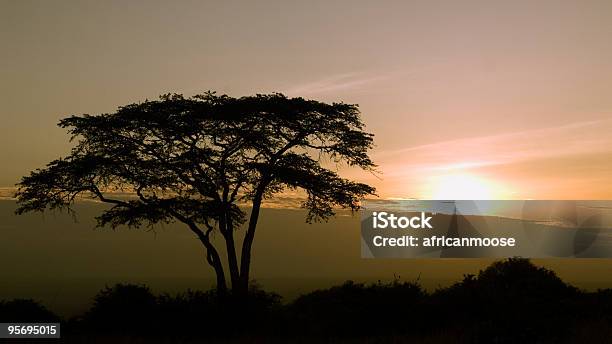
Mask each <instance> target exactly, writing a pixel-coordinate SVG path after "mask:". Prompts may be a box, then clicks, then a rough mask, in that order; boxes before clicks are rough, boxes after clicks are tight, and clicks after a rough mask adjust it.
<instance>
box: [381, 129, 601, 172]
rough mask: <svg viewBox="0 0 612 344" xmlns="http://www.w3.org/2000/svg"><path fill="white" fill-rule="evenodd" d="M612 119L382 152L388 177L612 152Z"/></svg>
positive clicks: (382, 162)
mask: <svg viewBox="0 0 612 344" xmlns="http://www.w3.org/2000/svg"><path fill="white" fill-rule="evenodd" d="M610 132H612V119H605V120H596V121H583V122H576V123H571V124H567V125H562V126H556V127H549V128H544V129H534V130H526V131H520V132H512V133H506V134H500V135H492V136H482V137H473V138H466V139H459V140H450V141H442V142H437V143H432V144H426V145H420V146H414V147H408V148H404V149H399V150H395V151H387V152H380V153H378V154H376V155H375V160H376V161H378V162H380V163H381V165H383V166H385V167H386V168H385V170H386V172H385V174H386V175H387V176H389V172H390V173H391V175H393V174H394V173H402V172H401V171H400V170H403V171H405V170H406V168H407V167H410V168H411V169H418V170H420V171H422V170H431V171H433V170H462V169H477V168H481V167H485V166H491V165H501V164H513V163H519V162H525V161H532V160H537V159H545V158H558V157H571V156H584V155H588V154H601V153H607V152H609V153H612V135H610V134H609V133H610Z"/></svg>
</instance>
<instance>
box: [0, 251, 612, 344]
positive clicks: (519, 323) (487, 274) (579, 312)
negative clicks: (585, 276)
mask: <svg viewBox="0 0 612 344" xmlns="http://www.w3.org/2000/svg"><path fill="white" fill-rule="evenodd" d="M249 293H251V295H250V296H249V297H248V298H247V300H249V304H248V307H246V308H245V307H243V306H244V305H243V304H240V305H237V304H236V303H237V302H238V301H236V299H231V298H227V297H221V296H220V295H219V294H218V291H217V290H210V291H206V292H204V291H187V292H184V293H179V294H176V295H169V294H161V295H157V296H156V295H154V294H153V293H152V292H151V291H150V290H149V288H147V287H146V286H142V285H129V284H119V285H115V286H113V287H110V288H109V287H106V288H104V289H103V290H101V291H100V292H99V293H98V295H97V296H95V297H94V302H93V305H92V307H91V309H90V310H89V311H88V312H87V313H86V314H85V315H84V316H81V317H76V318H73V319H70V320H67V321H64V322H63V324H62V337H63V338H65V339H66V340H67V341H69V342H92V341H93V339H94V338H95V339H96V341H102V342H106V341H109V342H128V341H131V340H135V341H139V342H164V343H165V342H168V343H169V342H192V341H193V342H198V341H199V340H206V341H207V342H211V341H212V342H216V341H218V342H228V341H229V342H241V341H249V342H279V343H284V342H287V341H298V342H321V341H324V342H335V341H341V342H364V341H365V342H374V343H387V342H393V343H396V342H413V341H414V342H428V343H446V342H453V343H525V342H528V343H573V342H580V343H602V342H609V339H610V335H612V291H611V290H610V289H606V290H599V291H596V292H585V291H581V290H579V289H577V288H575V287H573V286H571V285H568V284H567V283H565V282H563V281H562V280H561V279H559V278H558V277H557V276H556V275H555V274H554V272H552V271H550V270H547V269H545V268H542V267H538V266H535V265H533V264H532V263H531V262H530V261H528V260H526V259H518V258H513V259H507V260H503V261H499V262H495V263H493V264H492V265H491V266H489V267H488V268H486V269H484V270H482V271H480V272H479V273H478V274H477V275H467V276H465V277H464V279H463V280H462V281H459V282H457V283H455V284H453V285H451V286H449V287H446V288H440V289H438V290H435V291H434V292H431V293H429V292H426V291H425V290H423V289H422V288H421V287H420V286H419V284H418V283H416V282H403V281H400V280H398V279H396V280H393V281H391V282H388V283H382V282H378V283H374V284H363V283H356V282H352V281H348V282H346V283H344V284H342V285H339V286H335V287H331V288H328V289H323V290H315V291H312V292H310V293H307V294H305V295H302V296H300V297H298V298H297V299H295V300H293V301H291V302H289V303H284V304H283V303H281V302H280V297H279V296H278V295H277V294H274V293H269V292H265V291H263V290H262V289H261V288H260V287H258V286H251V288H249ZM9 303H11V302H0V305H2V306H0V314H7V313H6V308H3V307H4V305H6V304H9ZM12 304H13V305H22V306H23V308H24V309H31V306H32V305H31V304H28V303H27V302H26V303H24V302H21V303H19V302H16V303H12ZM11 307H13V308H11V309H13V310H14V309H15V307H14V306H11ZM236 307H241V308H240V309H241V310H245V309H246V312H247V313H248V315H249V319H251V320H250V321H249V322H244V321H240V318H239V317H236ZM43 309H44V308H43ZM26 313H27V312H26ZM15 314H18V313H15ZM20 314H24V312H21V313H20ZM37 314H38V313H35V312H34V313H32V312H30V317H29V318H24V317H21V318H20V319H21V320H20V321H34V320H36V319H43V318H41V317H40V316H39V315H37ZM4 319H6V317H5V318H4ZM44 319H49V318H44ZM11 321H12V320H11Z"/></svg>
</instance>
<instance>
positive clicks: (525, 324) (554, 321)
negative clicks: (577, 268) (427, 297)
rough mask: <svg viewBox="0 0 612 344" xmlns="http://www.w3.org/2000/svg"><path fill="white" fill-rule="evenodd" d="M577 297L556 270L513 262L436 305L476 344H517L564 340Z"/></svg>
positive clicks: (438, 297)
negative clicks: (478, 343)
mask: <svg viewBox="0 0 612 344" xmlns="http://www.w3.org/2000/svg"><path fill="white" fill-rule="evenodd" d="M578 294H579V292H578V290H577V289H576V288H574V287H572V286H569V285H567V284H566V283H564V282H563V281H562V280H561V279H560V278H559V277H557V276H556V275H555V273H554V272H553V271H551V270H548V269H546V268H543V267H538V266H535V265H534V264H532V263H531V262H530V261H529V260H528V259H523V258H510V259H507V260H503V261H498V262H495V263H493V264H491V265H490V266H489V267H487V268H486V269H485V270H482V271H480V272H479V273H478V275H477V276H473V275H466V276H464V279H463V280H462V281H461V282H458V283H456V284H454V285H452V286H450V287H448V288H444V289H440V290H438V291H436V292H435V293H434V294H433V295H432V302H433V304H435V305H436V307H437V308H438V310H439V311H438V312H439V315H440V318H441V320H442V319H443V320H442V321H445V322H447V323H449V324H452V325H453V326H462V327H465V328H468V329H470V330H471V331H472V334H473V335H474V336H475V337H474V340H475V341H484V342H486V341H496V342H515V341H519V340H526V339H527V338H530V339H534V338H538V337H539V336H545V337H551V336H552V337H555V338H562V337H563V336H565V335H566V333H564V329H567V326H566V325H567V322H568V319H570V317H568V316H567V315H568V314H571V313H572V312H573V308H572V302H571V301H572V299H573V298H574V297H576V296H577V295H578Z"/></svg>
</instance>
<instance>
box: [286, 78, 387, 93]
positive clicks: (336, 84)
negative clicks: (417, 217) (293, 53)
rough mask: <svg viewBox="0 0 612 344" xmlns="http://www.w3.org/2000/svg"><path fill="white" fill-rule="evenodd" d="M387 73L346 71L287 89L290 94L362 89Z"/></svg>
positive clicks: (379, 79)
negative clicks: (375, 73) (374, 73)
mask: <svg viewBox="0 0 612 344" xmlns="http://www.w3.org/2000/svg"><path fill="white" fill-rule="evenodd" d="M386 78H387V76H386V75H372V74H368V73H344V74H337V75H334V76H331V77H327V78H324V79H320V80H316V81H312V82H307V83H304V84H301V85H297V86H294V87H291V88H290V89H288V90H286V93H287V94H289V95H320V94H325V93H330V92H339V91H348V90H353V91H354V90H356V89H360V88H362V87H364V86H366V85H368V84H370V83H373V82H376V81H381V80H384V79H386Z"/></svg>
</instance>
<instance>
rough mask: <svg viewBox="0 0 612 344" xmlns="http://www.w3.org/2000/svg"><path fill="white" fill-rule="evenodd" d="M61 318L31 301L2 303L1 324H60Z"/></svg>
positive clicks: (0, 306)
mask: <svg viewBox="0 0 612 344" xmlns="http://www.w3.org/2000/svg"><path fill="white" fill-rule="evenodd" d="M59 319H60V318H59V317H58V316H57V315H55V314H54V313H53V312H51V311H50V310H48V309H47V308H46V307H45V306H43V305H41V304H40V303H39V302H37V301H34V300H31V299H14V300H11V301H0V322H4V323H8V322H23V323H27V322H58V321H59Z"/></svg>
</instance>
